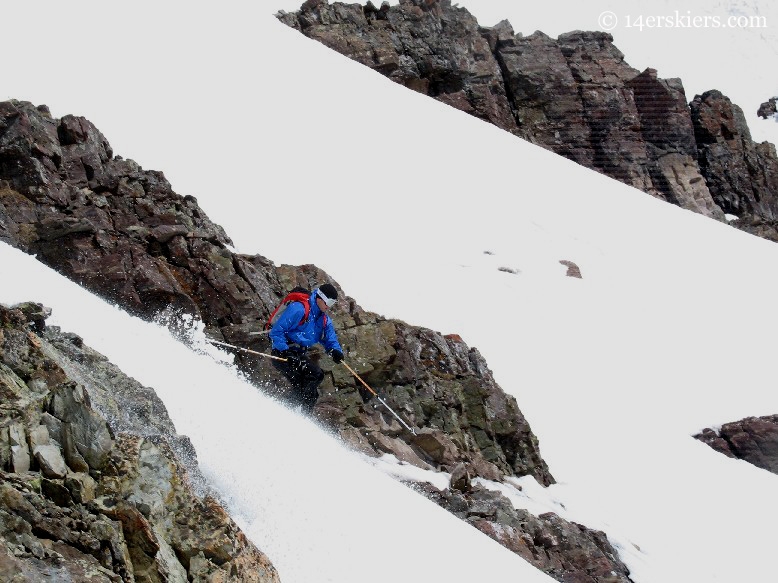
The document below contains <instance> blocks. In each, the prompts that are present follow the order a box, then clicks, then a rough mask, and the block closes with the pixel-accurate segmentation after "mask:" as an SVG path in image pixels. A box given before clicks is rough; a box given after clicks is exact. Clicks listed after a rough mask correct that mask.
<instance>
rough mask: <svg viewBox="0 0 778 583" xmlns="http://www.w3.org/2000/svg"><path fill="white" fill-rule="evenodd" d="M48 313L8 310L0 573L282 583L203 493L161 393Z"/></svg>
mask: <svg viewBox="0 0 778 583" xmlns="http://www.w3.org/2000/svg"><path fill="white" fill-rule="evenodd" d="M46 316H47V312H46V310H44V309H43V308H42V306H40V305H36V304H23V305H20V306H16V307H6V306H3V305H0V396H1V397H2V399H1V400H2V404H3V406H2V408H0V580H2V581H9V582H14V583H22V582H26V581H29V582H33V581H44V580H45V581H49V580H51V581H93V582H95V583H97V582H101V581H104V582H112V583H115V582H120V581H121V582H133V581H134V582H138V583H140V582H148V583H152V582H162V581H180V582H185V581H196V582H199V583H217V582H227V581H245V582H255V583H271V582H277V581H279V578H278V575H277V573H276V571H275V569H274V568H273V566H272V564H271V563H270V561H269V560H268V559H267V557H266V556H265V555H263V554H262V553H261V552H260V551H259V550H258V549H257V548H256V547H254V546H253V545H252V544H251V543H249V542H248V540H247V539H246V537H245V536H244V535H243V533H242V532H240V530H239V529H238V527H237V526H236V525H235V524H234V523H233V521H232V520H231V519H230V517H229V516H228V515H227V513H226V512H225V511H224V509H223V508H222V507H221V506H220V505H219V504H218V503H217V501H216V500H215V499H214V498H212V497H210V496H207V495H206V496H204V497H200V496H198V495H196V493H195V491H194V490H193V488H192V485H191V482H190V480H189V473H188V472H187V470H186V469H185V466H184V465H183V464H182V463H181V462H180V461H179V459H180V456H178V455H176V453H175V451H178V452H181V451H185V452H186V455H185V457H190V458H191V457H192V455H191V447H189V446H188V442H187V440H186V439H185V438H182V437H180V436H178V435H176V433H175V429H174V428H173V425H172V423H171V422H170V420H169V418H168V417H167V413H166V411H165V408H164V405H163V404H162V403H161V402H160V401H159V399H157V397H156V395H155V394H154V392H153V391H152V390H150V389H148V388H145V387H142V386H140V385H138V383H137V382H135V381H133V380H132V379H129V378H128V377H126V376H124V375H123V374H122V373H121V371H119V370H118V369H117V368H116V367H115V366H113V365H111V363H109V362H108V361H107V360H106V359H105V358H104V357H103V356H102V355H99V354H98V353H96V352H94V351H92V350H91V349H89V348H88V347H86V346H84V345H83V343H82V342H81V340H80V338H78V337H77V336H75V335H72V334H65V333H62V332H61V331H60V330H58V329H56V328H49V327H47V326H46V325H45V318H46ZM106 379H109V382H104V381H105V380H106ZM84 383H85V384H84ZM87 386H88V387H89V388H88V389H87ZM122 394H123V395H125V396H126V397H127V399H126V400H125V401H123V403H126V404H127V405H128V406H127V407H126V408H124V407H123V408H122V412H121V414H118V412H117V409H118V408H119V403H118V402H117V401H116V400H115V399H116V397H117V395H122ZM104 407H107V408H104ZM107 419H112V420H113V421H112V422H111V423H109V422H108V420H107Z"/></svg>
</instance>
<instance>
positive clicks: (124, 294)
mask: <svg viewBox="0 0 778 583" xmlns="http://www.w3.org/2000/svg"><path fill="white" fill-rule="evenodd" d="M0 240H4V241H7V242H8V243H10V244H12V245H14V246H16V247H18V248H20V249H22V250H23V251H25V252H28V253H34V254H36V255H37V257H38V259H40V260H41V261H43V262H44V263H46V264H47V265H50V266H51V267H53V268H54V269H56V270H58V271H60V272H61V273H63V274H65V275H66V276H68V277H70V278H71V279H73V280H75V281H76V282H78V283H80V284H81V285H83V286H84V287H86V288H87V289H89V290H91V291H93V292H95V293H97V294H99V295H101V296H103V297H107V298H109V299H111V300H113V301H115V302H117V303H118V304H119V305H122V306H124V307H125V308H127V309H128V310H130V311H131V312H134V313H136V314H139V315H141V316H144V317H146V318H159V317H160V316H161V315H165V314H166V315H168V316H169V318H167V322H168V323H170V324H171V325H173V326H175V325H178V324H177V323H178V322H180V320H181V319H180V318H179V317H178V316H180V315H181V314H182V313H184V314H191V315H193V316H195V317H196V318H198V319H200V320H202V321H203V322H204V323H205V325H206V328H207V331H208V333H209V334H210V335H211V336H213V337H214V338H215V339H218V340H224V341H226V342H228V343H230V344H236V345H239V346H243V347H250V348H253V349H258V350H266V349H267V348H268V346H267V345H266V344H263V340H262V339H263V338H266V336H262V335H261V334H259V333H260V332H261V331H262V330H263V328H264V324H265V321H266V319H267V317H268V315H269V313H270V312H271V311H272V309H273V308H274V307H275V306H276V305H277V303H278V301H279V300H280V298H281V297H283V296H284V295H285V294H286V292H287V291H288V290H289V289H291V288H292V287H294V286H295V285H304V286H306V287H309V288H310V287H312V286H313V285H316V284H317V283H321V282H323V281H326V280H328V279H329V278H328V277H327V275H326V274H325V273H324V272H322V271H320V270H318V269H316V268H314V267H313V266H305V267H303V268H293V267H276V266H275V265H273V263H272V262H271V261H269V260H267V259H265V258H263V257H261V256H259V255H255V256H247V255H239V254H235V253H233V252H232V251H230V248H229V247H230V240H229V238H228V237H227V236H226V234H225V233H224V231H223V230H222V229H221V228H220V227H218V226H217V225H214V224H213V223H211V222H210V221H209V220H208V218H207V216H206V215H205V213H204V212H203V210H202V209H201V208H200V207H199V206H198V205H197V201H196V200H195V199H194V198H192V197H182V196H179V195H178V194H176V193H175V192H173V190H172V188H171V187H170V184H169V183H168V182H167V180H166V179H165V177H164V175H163V174H162V173H161V172H152V171H146V170H143V169H142V168H141V167H139V166H138V165H137V164H136V163H135V162H133V161H131V160H124V159H122V158H120V157H114V156H113V152H112V150H111V147H110V145H109V144H108V141H107V140H106V139H105V137H104V136H102V134H101V133H100V132H99V131H98V130H97V128H95V127H94V126H93V125H92V124H91V123H90V122H89V121H88V120H86V119H84V118H81V117H75V116H65V117H63V118H62V119H61V120H59V119H53V118H52V117H51V115H50V114H49V112H48V110H47V109H46V108H45V107H34V106H33V105H32V104H29V103H25V102H16V101H12V102H5V103H0ZM341 293H342V290H341ZM342 295H344V296H345V294H342ZM339 305H340V307H339V308H338V309H337V310H336V311H335V312H334V313H333V318H334V320H335V321H336V324H337V326H338V329H339V330H340V337H341V340H342V343H343V345H344V348H345V349H346V354H347V356H348V357H349V359H350V362H351V363H352V365H353V366H354V367H355V369H356V370H357V372H358V373H359V374H360V375H363V376H364V377H365V378H366V379H367V380H368V382H370V383H372V384H373V385H374V386H376V387H377V388H378V389H380V390H382V391H383V392H384V394H385V395H386V396H387V398H388V401H389V402H390V403H391V404H392V405H393V407H395V408H397V410H399V411H400V412H401V414H402V415H404V416H405V417H406V418H407V419H408V421H409V422H410V423H412V424H413V425H415V426H416V427H417V428H419V431H418V433H419V436H418V437H417V438H415V439H413V440H409V439H408V436H406V435H403V428H402V427H401V426H400V425H399V423H397V421H396V420H394V419H393V418H392V417H391V416H386V414H385V412H384V411H383V409H381V408H375V407H374V403H373V402H372V401H371V400H370V399H368V398H367V397H369V395H363V394H360V391H359V388H358V387H359V385H358V384H357V382H356V381H355V379H354V378H353V377H351V375H350V374H349V373H348V372H346V371H344V369H343V368H342V367H336V368H333V367H332V364H331V362H330V360H329V359H324V360H323V361H322V366H323V367H324V369H325V372H326V373H327V378H326V380H325V382H324V384H323V385H322V393H323V394H322V397H321V399H320V403H319V406H318V413H319V415H320V416H321V417H322V418H323V419H325V420H327V421H328V422H330V423H331V424H332V425H333V426H334V427H336V428H338V430H339V431H340V432H341V434H342V435H343V436H344V438H345V439H347V440H348V441H349V442H351V443H352V444H354V445H355V446H357V447H360V448H363V449H365V450H366V451H368V452H371V453H372V454H373V455H377V454H378V453H380V452H391V453H394V454H396V455H398V457H400V458H402V459H406V460H408V461H410V462H411V463H415V464H417V465H420V466H422V467H430V466H432V467H436V468H440V469H444V470H450V469H451V468H452V467H453V466H454V465H456V464H458V463H460V462H466V463H468V464H470V465H471V466H472V467H473V468H474V469H475V470H474V471H475V473H476V474H477V475H480V476H482V477H485V478H489V479H495V478H499V477H500V476H502V475H516V476H522V475H527V474H529V475H532V476H534V477H535V478H536V479H537V480H538V481H539V482H540V483H542V484H549V483H551V482H552V481H553V478H552V477H551V474H550V473H549V471H548V468H547V466H546V464H545V462H544V461H543V459H542V457H541V456H540V452H539V450H538V444H537V439H536V438H535V436H534V435H533V433H532V431H531V429H530V427H529V424H528V423H527V422H526V420H525V419H524V417H523V416H522V414H521V411H520V410H519V408H518V405H517V403H516V400H515V399H513V398H512V397H509V396H508V395H506V394H505V393H504V392H503V391H502V390H501V389H500V387H498V386H497V384H496V383H495V381H494V378H493V376H492V374H491V372H490V371H489V369H488V367H487V365H486V363H485V362H484V361H483V358H482V357H481V356H480V355H479V354H478V352H477V351H476V350H475V349H471V348H469V347H467V346H466V345H465V344H464V342H462V340H461V339H456V338H453V337H451V338H446V337H444V336H443V335H441V334H439V333H436V332H433V331H430V330H424V329H421V328H415V327H412V326H408V325H406V324H404V323H402V322H399V321H391V320H386V319H385V318H383V317H380V316H378V315H376V314H371V313H368V312H365V311H364V310H362V309H361V308H360V307H359V306H358V305H357V304H356V302H354V301H353V300H352V299H350V298H346V299H345V300H344V301H343V302H339ZM240 362H241V365H242V366H243V367H244V369H245V370H246V372H247V373H248V374H249V375H250V377H251V378H252V379H253V380H254V381H255V382H257V383H259V384H262V383H267V382H268V381H269V380H276V381H278V378H277V377H276V376H274V375H275V374H276V373H275V371H274V369H273V368H272V367H271V366H269V365H268V363H267V359H262V358H253V359H252V358H246V357H245V355H241V356H240ZM276 384H278V383H276ZM281 386H284V384H283V383H281ZM336 389H337V390H336ZM365 401H367V402H365ZM409 441H410V444H409V443H408V442H409Z"/></svg>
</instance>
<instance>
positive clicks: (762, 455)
mask: <svg viewBox="0 0 778 583" xmlns="http://www.w3.org/2000/svg"><path fill="white" fill-rule="evenodd" d="M694 437H695V438H696V439H699V440H700V441H702V442H703V443H707V444H708V445H709V446H711V447H712V448H713V449H715V450H716V451H718V452H721V453H723V454H724V455H726V456H728V457H731V458H737V459H741V460H744V461H747V462H749V463H751V464H753V465H755V466H756V467H758V468H762V469H763V470H767V471H768V472H772V473H773V474H778V415H767V416H765V417H747V418H745V419H741V420H740V421H733V422H731V423H725V424H724V425H722V426H721V429H720V430H718V431H715V430H713V429H705V430H703V431H702V432H701V433H699V434H697V435H695V436H694Z"/></svg>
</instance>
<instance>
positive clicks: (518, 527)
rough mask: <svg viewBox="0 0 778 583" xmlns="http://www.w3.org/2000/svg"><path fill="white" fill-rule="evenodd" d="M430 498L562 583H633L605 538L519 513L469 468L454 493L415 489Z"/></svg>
mask: <svg viewBox="0 0 778 583" xmlns="http://www.w3.org/2000/svg"><path fill="white" fill-rule="evenodd" d="M415 487H416V488H417V489H419V490H420V491H421V492H422V493H424V494H425V495H426V496H427V497H428V498H430V499H431V500H433V501H435V502H436V503H437V504H439V505H440V506H442V507H443V508H445V509H447V510H448V511H449V512H451V513H452V514H454V515H456V516H458V517H459V518H461V519H462V520H464V521H466V522H468V523H470V524H472V525H473V526H475V527H476V528H477V529H479V530H480V531H481V532H483V533H484V534H486V535H487V536H489V537H491V538H493V539H494V540H496V541H497V542H499V543H500V544H501V545H503V546H504V547H506V548H508V549H509V550H511V551H513V552H514V553H516V554H518V555H520V556H521V557H522V558H524V559H525V560H526V561H528V562H529V563H531V564H533V565H534V566H535V567H537V568H538V569H540V570H541V571H544V572H545V573H547V574H548V575H550V576H551V577H553V578H555V579H556V580H557V581H561V582H563V583H569V582H579V581H580V582H582V583H591V582H595V581H599V582H603V583H606V582H607V583H630V582H631V581H632V580H631V579H630V577H629V569H628V568H627V567H626V565H624V563H622V562H621V560H620V559H619V557H618V553H617V552H616V550H615V549H614V548H613V547H612V546H611V544H610V542H609V541H608V538H607V536H606V535H605V533H603V532H600V531H594V530H590V529H588V528H586V527H585V526H583V525H580V524H576V523H574V522H568V521H566V520H564V519H562V518H560V517H559V516H558V515H556V514H554V513H550V512H549V513H545V514H542V515H540V516H534V515H532V514H530V513H529V512H527V511H526V510H519V509H516V508H514V506H513V504H512V503H511V502H510V500H509V499H508V498H506V497H505V496H503V495H502V494H500V493H499V492H495V491H492V490H489V489H487V488H485V487H483V486H481V485H477V484H471V483H470V482H469V479H468V477H467V470H466V468H465V467H464V466H458V467H457V469H456V470H455V473H454V474H452V477H451V488H449V489H446V490H442V491H441V490H438V489H436V488H435V487H433V486H431V485H430V484H423V485H420V484H417V485H416V486H415Z"/></svg>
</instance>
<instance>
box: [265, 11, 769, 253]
mask: <svg viewBox="0 0 778 583" xmlns="http://www.w3.org/2000/svg"><path fill="white" fill-rule="evenodd" d="M278 18H279V19H280V20H281V21H282V22H284V23H285V24H287V25H289V26H291V27H293V28H295V29H297V30H299V31H301V32H302V33H303V34H305V35H306V36H308V37H310V38H313V39H316V40H318V41H320V42H322V43H323V44H325V45H327V46H328V47H330V48H332V49H334V50H336V51H338V52H340V53H342V54H344V55H346V56H348V57H349V58H351V59H354V60H356V61H358V62H360V63H362V64H364V65H366V66H368V67H371V68H373V69H375V70H376V71H379V72H380V73H382V74H384V75H386V76H387V77H389V78H390V79H392V80H394V81H396V82H397V83H400V84H402V85H405V86H407V87H409V88H411V89H413V90H415V91H419V92H421V93H424V94H426V95H429V96H431V97H434V98H435V99H438V100H440V101H443V102H444V103H447V104H449V105H451V106H452V107H456V108H458V109H460V110H462V111H465V112H467V113H469V114H471V115H474V116H476V117H478V118H480V119H483V120H485V121H488V122H490V123H492V124H494V125H497V126H499V127H501V128H503V129H505V130H506V131H509V132H511V133H513V134H515V135H517V136H520V137H522V138H524V139H526V140H529V141H531V142H533V143H536V144H538V145H540V146H543V147H545V148H547V149H549V150H552V151H554V152H556V153H558V154H560V155H562V156H565V157H566V158H569V159H571V160H573V161H575V162H577V163H579V164H581V165H583V166H586V167H588V168H591V169H594V170H597V171H599V172H602V173H604V174H606V175H608V176H610V177H612V178H615V179H617V180H619V181H621V182H624V183H625V184H628V185H630V186H633V187H635V188H638V189H640V190H643V191H644V192H647V193H649V194H651V195H653V196H656V197H659V198H661V199H663V200H666V201H668V202H670V203H673V204H676V205H679V206H681V207H683V208H686V209H689V210H692V211H695V212H698V213H701V214H703V215H706V216H709V217H712V218H714V219H717V220H724V218H725V213H729V214H732V215H736V216H737V217H738V221H737V222H735V223H733V224H734V225H735V226H737V227H739V228H742V229H744V230H747V231H749V232H752V233H754V234H757V235H759V236H762V237H766V238H770V239H773V240H778V228H777V225H778V223H776V216H775V207H776V204H778V203H777V202H776V201H778V157H777V156H776V153H775V148H774V146H773V145H772V144H769V143H767V142H765V143H762V144H754V143H753V141H752V140H751V136H750V134H749V133H748V130H747V125H746V121H745V117H744V116H743V113H742V111H741V110H740V109H739V108H737V106H733V105H732V104H731V103H729V100H728V99H726V97H724V96H722V95H721V94H720V93H719V92H707V93H705V94H704V95H702V96H697V97H696V98H695V100H694V101H693V103H692V104H689V103H688V102H687V98H686V95H685V91H684V88H683V84H682V82H681V80H680V79H660V78H659V77H657V74H656V71H655V70H653V69H646V70H645V71H643V72H639V71H637V70H636V69H634V68H632V67H630V66H629V65H628V64H627V63H626V62H625V60H624V55H623V54H622V53H621V52H620V51H619V50H618V49H617V48H616V47H615V46H614V45H613V38H612V36H611V35H610V34H607V33H603V32H582V31H575V32H570V33H567V34H563V35H560V36H559V37H558V38H557V39H552V38H550V37H548V36H547V35H545V34H543V33H542V32H536V33H534V34H532V35H530V36H527V37H523V36H521V35H516V34H514V31H513V28H512V26H511V25H510V23H509V22H507V21H502V22H500V23H499V24H497V25H496V26H494V27H482V26H479V25H478V23H477V21H476V19H475V18H474V17H473V16H472V15H471V14H470V13H469V12H468V11H467V10H466V9H465V8H461V7H458V6H452V5H451V2H450V0H403V1H401V2H400V3H399V5H396V6H389V4H388V3H386V2H385V3H383V4H382V5H381V7H380V8H376V7H375V6H374V5H373V4H372V3H371V2H368V3H367V4H366V5H364V6H361V5H359V4H343V3H338V2H336V3H333V4H329V3H328V2H327V0H309V1H308V2H305V3H304V4H303V5H302V6H301V8H300V10H299V11H297V12H295V13H285V12H281V13H279V14H278ZM717 124H718V125H717Z"/></svg>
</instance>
